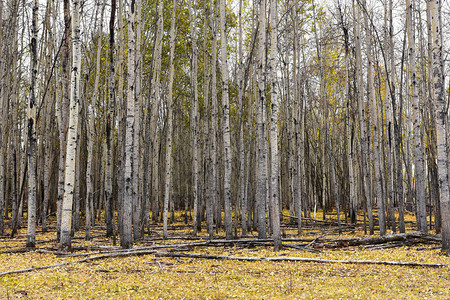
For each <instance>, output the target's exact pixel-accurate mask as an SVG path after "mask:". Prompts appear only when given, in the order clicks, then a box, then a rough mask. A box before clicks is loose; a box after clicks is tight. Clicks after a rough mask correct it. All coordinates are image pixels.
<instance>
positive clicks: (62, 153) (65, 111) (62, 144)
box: [56, 0, 71, 240]
mask: <svg viewBox="0 0 450 300" xmlns="http://www.w3.org/2000/svg"><path fill="white" fill-rule="evenodd" d="M70 20H71V17H70V0H64V43H63V49H62V58H61V63H62V92H63V97H62V103H61V104H60V107H59V112H58V123H59V167H58V175H59V177H58V204H57V221H56V227H57V238H58V240H60V237H61V218H62V207H63V197H64V190H65V180H64V176H65V166H66V148H67V126H68V117H69V105H70V88H69V86H70V85H69V57H70V52H69V51H70V50H69V44H70V23H71V21H70Z"/></svg>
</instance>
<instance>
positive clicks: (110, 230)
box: [86, 0, 117, 237]
mask: <svg viewBox="0 0 450 300" xmlns="http://www.w3.org/2000/svg"><path fill="white" fill-rule="evenodd" d="M105 3H106V1H105V2H104V4H105ZM116 3H117V2H116V0H111V16H110V19H109V106H108V114H107V118H106V139H105V142H106V171H105V172H106V174H105V221H106V236H107V237H110V236H112V235H114V225H113V219H114V203H113V199H112V192H113V180H112V179H113V155H112V143H113V129H114V107H115V105H116V82H115V78H116V68H115V65H114V47H115V45H114V43H115V41H114V22H115V18H116ZM102 10H103V8H102ZM102 17H103V15H102ZM101 19H102V18H101ZM99 38H100V37H99ZM88 164H89V161H88ZM86 218H87V217H86Z"/></svg>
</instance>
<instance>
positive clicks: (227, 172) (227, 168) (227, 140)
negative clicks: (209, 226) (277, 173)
mask: <svg viewBox="0 0 450 300" xmlns="http://www.w3.org/2000/svg"><path fill="white" fill-rule="evenodd" d="M225 7H226V0H220V8H219V12H220V42H221V44H220V45H221V49H220V50H221V58H222V70H221V71H222V106H223V124H222V134H223V148H224V164H225V165H224V196H225V203H224V206H225V207H224V208H225V232H226V238H227V239H232V238H233V237H232V234H233V222H232V215H231V213H232V207H231V137H230V135H231V134H230V104H229V99H228V76H229V75H228V54H227V53H228V52H227V44H228V42H227V36H226V30H225V17H226V14H225Z"/></svg>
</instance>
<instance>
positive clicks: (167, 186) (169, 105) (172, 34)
mask: <svg viewBox="0 0 450 300" xmlns="http://www.w3.org/2000/svg"><path fill="white" fill-rule="evenodd" d="M176 12H177V0H173V7H172V17H171V21H170V54H169V95H168V96H167V139H166V174H165V175H166V176H165V182H164V216H163V236H164V238H165V239H167V237H168V232H167V219H168V215H169V198H170V194H171V190H172V131H173V128H172V127H173V124H172V119H173V103H172V102H173V99H172V98H173V79H174V78H173V77H174V73H175V65H174V56H175V37H176V34H177V33H176V25H175V23H176V22H175V21H176V16H177V14H176Z"/></svg>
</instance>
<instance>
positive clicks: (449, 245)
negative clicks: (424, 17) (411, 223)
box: [430, 0, 450, 255]
mask: <svg viewBox="0 0 450 300" xmlns="http://www.w3.org/2000/svg"><path fill="white" fill-rule="evenodd" d="M430 6H431V14H432V15H431V27H432V34H433V45H432V46H433V52H432V53H433V56H432V64H433V70H432V71H433V86H434V95H433V96H434V101H435V105H436V110H437V118H436V131H437V132H436V133H437V165H438V176H439V195H440V205H441V218H442V220H441V221H442V252H444V253H446V254H447V255H450V199H449V190H448V166H447V160H448V153H447V140H446V122H447V104H446V101H445V99H444V82H443V77H444V73H443V70H442V31H441V22H440V20H441V1H439V0H430Z"/></svg>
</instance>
